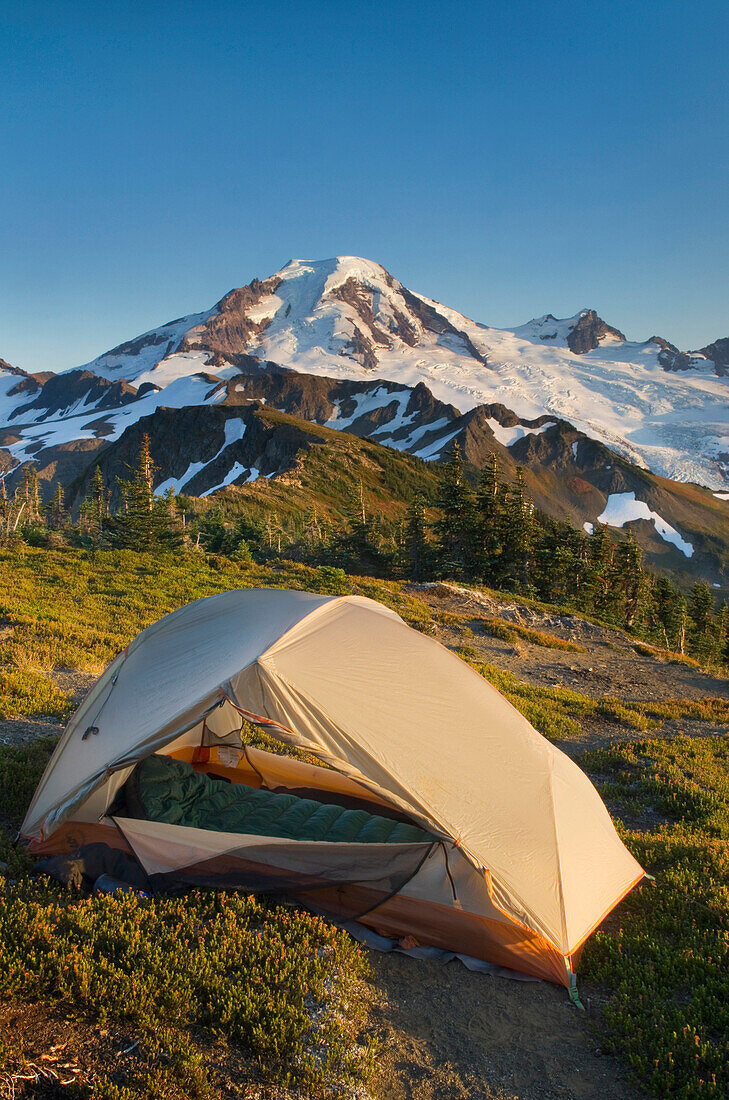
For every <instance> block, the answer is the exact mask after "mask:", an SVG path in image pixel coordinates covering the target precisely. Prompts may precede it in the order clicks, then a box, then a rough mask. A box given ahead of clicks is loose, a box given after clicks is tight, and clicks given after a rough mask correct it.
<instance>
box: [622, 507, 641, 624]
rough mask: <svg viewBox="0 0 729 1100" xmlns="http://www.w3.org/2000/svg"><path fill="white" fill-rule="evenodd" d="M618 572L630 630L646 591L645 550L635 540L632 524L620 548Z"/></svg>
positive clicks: (625, 614)
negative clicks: (644, 572) (644, 578)
mask: <svg viewBox="0 0 729 1100" xmlns="http://www.w3.org/2000/svg"><path fill="white" fill-rule="evenodd" d="M617 572H618V579H619V584H620V588H621V590H622V593H623V600H624V623H625V626H626V627H627V628H628V630H630V629H632V627H633V625H634V623H635V620H636V616H637V615H638V610H639V607H640V602H641V597H642V595H643V592H644V583H643V551H642V550H641V548H640V547H639V546H638V543H637V542H636V541H635V537H634V536H633V531H632V528H631V527H630V526H629V527H628V537H627V539H626V541H625V542H624V543H622V544H621V546H620V547H619V549H618V554H617Z"/></svg>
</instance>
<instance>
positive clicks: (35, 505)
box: [20, 462, 41, 523]
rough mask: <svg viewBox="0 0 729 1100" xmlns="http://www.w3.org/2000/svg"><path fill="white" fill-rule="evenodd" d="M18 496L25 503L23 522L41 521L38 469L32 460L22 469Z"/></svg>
mask: <svg viewBox="0 0 729 1100" xmlns="http://www.w3.org/2000/svg"><path fill="white" fill-rule="evenodd" d="M20 497H21V499H22V501H23V502H24V504H25V508H24V513H25V514H24V516H23V522H24V523H40V521H41V497H40V484H39V481H38V470H37V469H36V467H35V464H34V463H33V462H29V463H28V464H27V465H26V467H25V469H24V470H23V481H22V484H21V486H20Z"/></svg>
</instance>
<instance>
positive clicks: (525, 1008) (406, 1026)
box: [371, 952, 638, 1100]
mask: <svg viewBox="0 0 729 1100" xmlns="http://www.w3.org/2000/svg"><path fill="white" fill-rule="evenodd" d="M371 962H372V965H373V968H374V971H375V976H376V985H377V987H378V988H379V989H380V990H381V991H382V996H383V1002H382V1004H381V1005H380V1006H379V1007H377V1008H376V1009H375V1012H374V1020H375V1035H376V1036H377V1039H378V1040H379V1042H380V1043H381V1048H382V1053H381V1055H380V1058H379V1061H378V1065H379V1077H378V1080H377V1083H376V1086H375V1089H374V1095H375V1096H376V1097H377V1100H465V1098H468V1100H482V1098H483V1100H491V1098H493V1100H517V1098H518V1100H547V1098H548V1097H549V1098H551V1097H555V1098H557V1097H559V1098H561V1100H562V1098H563V1100H588V1098H589V1100H592V1098H594V1100H598V1098H599V1100H628V1098H629V1097H634V1096H637V1095H638V1094H637V1093H636V1092H635V1091H634V1090H633V1089H631V1088H630V1086H629V1085H628V1084H627V1083H626V1077H625V1071H624V1069H623V1067H622V1066H621V1065H620V1063H619V1062H618V1060H617V1059H616V1058H614V1057H612V1056H611V1055H609V1054H606V1053H603V1051H602V1048H601V1045H600V1039H599V1032H598V1029H597V1027H596V1024H597V1023H598V1021H599V1015H598V1014H597V1011H596V1006H595V1005H593V1004H592V1003H588V1004H586V1006H585V1007H586V1011H585V1012H584V1013H583V1012H580V1011H579V1009H577V1008H574V1007H573V1006H572V1005H571V1004H570V1002H569V1000H568V998H567V994H566V992H565V990H564V989H558V988H557V987H556V986H553V985H549V984H547V983H546V982H517V981H510V980H508V979H505V978H496V977H490V976H488V975H486V974H478V973H472V972H471V971H469V970H467V969H466V968H465V967H464V966H463V965H462V964H461V963H460V962H457V961H456V960H454V961H453V962H450V963H447V964H446V965H445V966H444V965H442V964H441V963H437V962H426V961H422V960H417V959H410V958H408V957H407V956H405V955H394V954H393V955H377V954H376V953H374V952H373V953H371Z"/></svg>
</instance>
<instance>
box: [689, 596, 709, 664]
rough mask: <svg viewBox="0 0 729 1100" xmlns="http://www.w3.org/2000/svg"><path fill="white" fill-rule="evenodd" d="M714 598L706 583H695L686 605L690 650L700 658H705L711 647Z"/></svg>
mask: <svg viewBox="0 0 729 1100" xmlns="http://www.w3.org/2000/svg"><path fill="white" fill-rule="evenodd" d="M713 610H714V597H713V596H712V594H711V589H710V588H709V586H708V584H707V583H706V581H697V582H696V583H695V584H694V587H693V589H692V592H691V599H690V601H689V605H688V614H689V629H690V638H691V650H692V652H693V653H694V654H695V655H696V656H697V657H700V658H705V657H707V656H708V655H709V654H710V652H711V647H712V636H711V635H712V626H713Z"/></svg>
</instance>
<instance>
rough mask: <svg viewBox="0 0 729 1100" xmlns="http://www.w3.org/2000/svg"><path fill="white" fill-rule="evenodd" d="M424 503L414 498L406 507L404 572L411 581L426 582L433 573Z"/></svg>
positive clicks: (431, 550)
mask: <svg viewBox="0 0 729 1100" xmlns="http://www.w3.org/2000/svg"><path fill="white" fill-rule="evenodd" d="M426 532H427V524H426V520H425V501H424V499H423V497H422V495H420V494H419V495H418V496H416V497H414V499H413V500H412V501H411V502H410V505H409V507H408V516H407V523H406V527H405V539H404V547H403V551H404V555H403V556H404V571H405V574H406V575H407V576H408V577H409V578H410V580H412V581H425V580H428V579H429V578H430V577H431V576H432V573H433V565H434V561H433V548H432V547H431V545H430V543H429V542H428V537H427V533H426Z"/></svg>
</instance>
